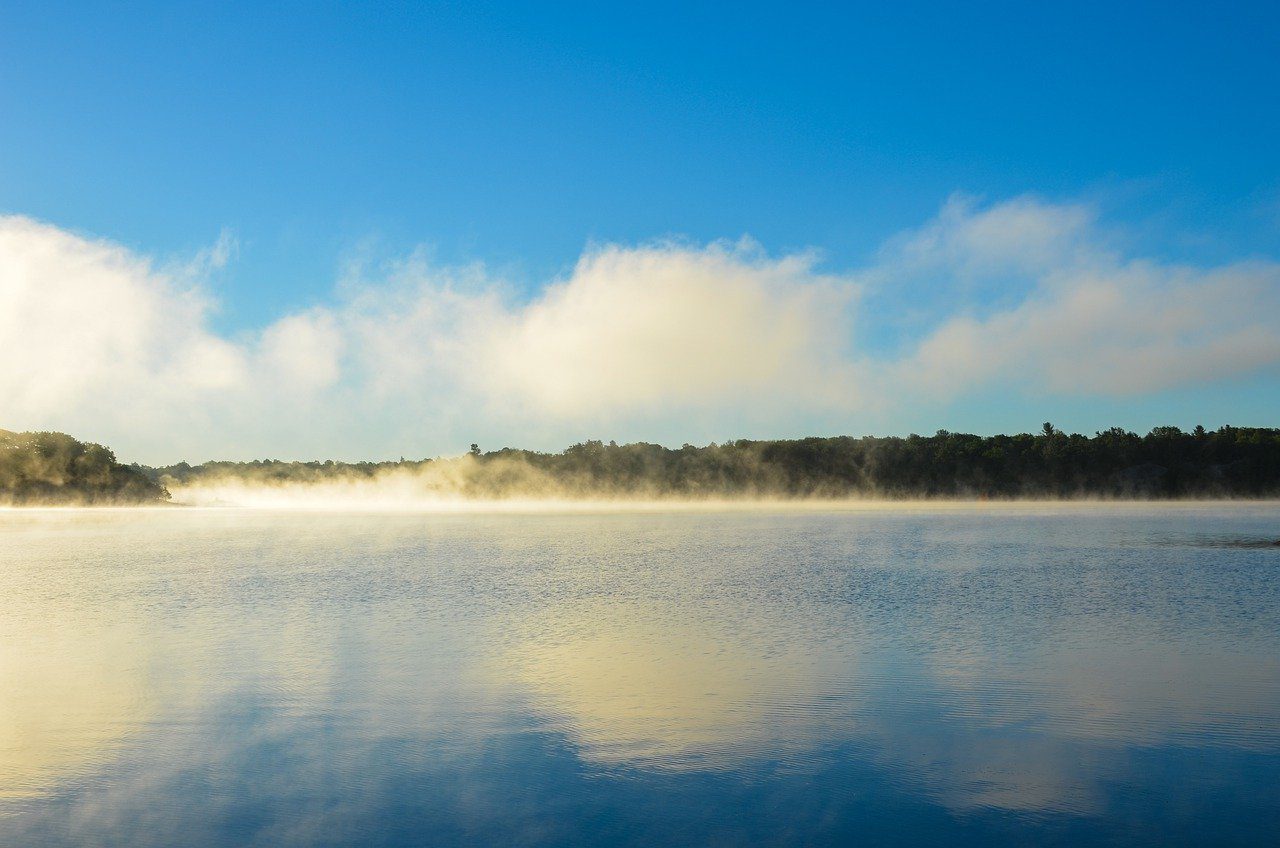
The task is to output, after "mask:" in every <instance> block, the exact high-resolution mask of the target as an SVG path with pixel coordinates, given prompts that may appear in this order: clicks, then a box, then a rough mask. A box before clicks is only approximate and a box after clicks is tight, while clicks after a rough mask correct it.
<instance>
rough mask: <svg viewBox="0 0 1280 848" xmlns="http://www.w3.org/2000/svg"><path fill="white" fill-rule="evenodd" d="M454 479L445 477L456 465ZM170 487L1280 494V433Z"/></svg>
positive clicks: (929, 446) (784, 447)
mask: <svg viewBox="0 0 1280 848" xmlns="http://www.w3.org/2000/svg"><path fill="white" fill-rule="evenodd" d="M446 468H447V469H448V470H449V473H448V474H444V473H440V472H443V470H445V469H446ZM148 471H149V473H150V474H151V475H152V477H153V479H154V480H155V481H156V482H157V483H161V484H167V485H170V486H171V487H182V486H195V485H201V484H209V483H213V482H216V481H226V480H236V481H238V482H241V483H245V484H250V485H289V484H308V483H325V482H331V481H351V480H356V481H359V480H375V479H378V478H380V477H382V476H383V475H389V474H412V475H417V476H419V477H421V478H422V479H427V478H429V477H431V476H432V475H433V474H434V475H435V477H436V478H438V481H439V482H438V483H436V484H433V485H435V487H436V489H437V490H443V489H444V488H445V487H449V491H450V493H451V494H458V495H461V496H467V497H503V496H534V497H536V496H548V495H549V496H564V497H626V496H643V497H728V498H734V497H784V498H805V497H812V498H842V497H888V498H920V497H948V498H997V499H999V498H1021V497H1037V498H1075V497H1105V498H1189V497H1246V498H1257V497H1275V496H1278V495H1280V429H1274V428H1249V427H1222V428H1220V429H1218V430H1215V431H1208V430H1205V429H1204V428H1203V427H1196V428H1195V429H1194V430H1192V431H1189V432H1184V431H1182V430H1180V429H1179V428H1177V427H1157V428H1155V429H1154V430H1152V431H1151V432H1150V433H1147V434H1146V435H1145V436H1140V435H1138V434H1136V433H1131V432H1127V431H1125V430H1122V429H1119V428H1113V429H1110V430H1106V431H1103V432H1100V433H1096V434H1095V435H1093V436H1083V435H1079V434H1067V433H1064V432H1062V431H1061V430H1058V429H1057V428H1055V427H1053V426H1052V425H1051V424H1049V423H1046V424H1045V425H1044V426H1043V428H1042V429H1041V430H1040V432H1038V433H1035V434H1020V435H1009V436H1006V435H1000V436H975V435H969V434H965V433H950V432H947V431H945V430H940V431H938V432H937V433H936V434H934V435H932V436H919V435H911V436H907V437H905V438H901V437H876V436H864V437H861V438H854V437H849V436H836V437H830V438H806V439H794V440H775V441H748V440H739V441H732V442H726V443H724V444H714V443H713V444H710V445H707V446H705V447H695V446H693V445H685V446H684V447H682V448H675V449H672V448H666V447H662V446H661V445H654V444H646V443H636V444H627V445H618V444H615V443H613V442H609V443H607V444H606V443H603V442H598V441H588V442H584V443H581V444H577V445H574V446H572V447H570V448H568V449H566V450H565V451H563V452H561V453H554V454H552V453H539V452H534V451H526V450H517V449H513V448H503V449H502V450H498V451H491V452H482V451H480V450H479V448H478V447H476V446H474V445H473V446H472V451H471V453H470V454H468V455H467V456H465V457H462V458H461V459H443V460H441V459H437V460H420V461H418V460H408V461H406V460H401V461H399V462H380V463H368V462H361V463H342V462H332V461H328V462H280V461H276V460H256V461H254V462H209V463H205V464H203V465H198V466H190V465H187V464H186V463H182V464H180V465H176V466H170V467H167V468H159V469H149V470H148Z"/></svg>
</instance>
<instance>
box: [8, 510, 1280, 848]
mask: <svg viewBox="0 0 1280 848" xmlns="http://www.w3.org/2000/svg"><path fill="white" fill-rule="evenodd" d="M1278 523H1280V510H1278V509H1277V507H1276V505H1274V504H1259V503H1253V504H1226V505H1224V504H1218V505H1193V504H1176V505H1168V506H1153V505H1149V504H1148V505H1141V504H1125V505H1088V504H1071V505H1061V504H1043V503H1041V504H1035V503H1020V504H1008V505H999V506H991V505H974V504H936V503H934V504H913V505H906V506H891V505H887V504H883V503H879V504H873V505H862V506H848V507H844V508H840V509H831V508H829V507H826V508H824V507H822V506H821V505H817V504H807V505H805V506H804V507H803V508H800V509H790V510H777V509H771V508H767V507H763V506H761V505H752V507H751V508H749V509H748V508H738V509H734V510H724V509H719V508H714V506H713V505H710V504H702V505H700V506H699V507H698V508H697V509H687V508H670V505H664V504H650V505H648V506H646V507H645V508H644V509H643V510H639V511H633V510H629V509H615V508H613V507H612V506H610V505H608V504H606V505H599V504H597V505H592V506H591V507H590V508H588V507H587V506H586V505H580V506H579V507H576V508H575V509H574V510H570V511H561V512H553V511H549V510H546V509H544V510H543V511H542V512H536V513H535V512H529V511H525V512H521V511H512V512H509V513H486V512H483V511H478V512H466V513H456V514H451V513H449V512H446V511H434V512H433V511H416V512H391V511H378V510H364V511H360V512H343V511H341V510H336V509H326V510H262V509H229V508H228V509H174V508H169V509H138V510H127V509H121V510H11V511H0V668H2V669H3V675H4V681H5V685H4V686H3V687H0V844H5V845H8V844H13V845H27V846H63V845H66V846H70V845H84V844H103V845H133V846H160V845H175V844H182V845H190V846H232V845H234V846H242V845H263V846H266V845H272V846H275V845H416V844H421V843H422V842H423V841H424V839H425V840H429V841H431V842H432V843H433V844H442V845H450V844H457V845H463V844H526V845H567V844H584V843H586V842H591V843H592V844H601V845H649V844H656V843H666V844H670V843H686V844H688V843H692V844H707V843H715V842H720V843H728V844H746V843H750V844H768V843H777V842H800V843H804V844H814V845H845V844H850V843H852V842H855V841H859V840H870V841H876V842H879V843H882V844H920V843H921V842H931V843H934V844H940V843H945V844H973V845H993V844H1025V843H1026V842H1028V841H1035V842H1037V843H1038V844H1071V845H1082V844H1084V845H1087V844H1115V843H1126V842H1136V841H1145V842H1153V841H1154V842H1159V843H1161V844H1173V845H1177V844H1184V845H1203V844H1231V840H1233V839H1234V840H1235V841H1236V844H1259V843H1262V842H1265V841H1266V840H1267V839H1268V838H1269V836H1270V835H1271V834H1273V833H1274V832H1275V828H1276V827H1277V826H1280V799H1277V798H1276V796H1275V793H1274V787H1275V786H1276V785H1278V784H1280V590H1278V589H1277V585H1278V584H1277V583H1276V580H1275V576H1276V573H1277V572H1276V569H1277V568H1280V551H1277V550H1273V549H1268V548H1264V547H1259V546H1253V547H1245V546H1239V545H1236V546H1229V545H1223V544H1218V543H1219V542H1221V541H1222V540H1264V539H1267V538H1271V537H1275V536H1277V535H1280V534H1277V524H1278Z"/></svg>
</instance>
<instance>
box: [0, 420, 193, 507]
mask: <svg viewBox="0 0 1280 848" xmlns="http://www.w3.org/2000/svg"><path fill="white" fill-rule="evenodd" d="M168 499H169V493H168V492H167V491H165V488H164V486H162V485H161V484H160V483H158V482H157V481H156V480H155V479H154V475H148V474H147V473H145V472H144V471H142V470H140V469H138V468H134V467H131V466H128V465H122V464H121V463H119V462H118V461H116V455H115V454H114V453H112V452H111V451H110V450H109V449H107V448H105V447H103V446H102V445H95V444H90V443H86V442H81V441H79V440H77V439H73V438H72V437H71V436H68V435H66V434H64V433H11V432H9V431H8V430H0V504H17V505H22V504H65V505H81V504H145V503H163V502H165V501H167V500H168Z"/></svg>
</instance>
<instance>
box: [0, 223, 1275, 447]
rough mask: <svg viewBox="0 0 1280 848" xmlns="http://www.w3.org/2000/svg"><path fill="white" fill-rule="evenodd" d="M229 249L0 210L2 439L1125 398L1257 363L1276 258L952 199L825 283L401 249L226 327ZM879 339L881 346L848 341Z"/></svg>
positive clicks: (782, 423)
mask: <svg viewBox="0 0 1280 848" xmlns="http://www.w3.org/2000/svg"><path fill="white" fill-rule="evenodd" d="M234 254H235V243H234V240H233V239H232V238H231V237H230V236H228V235H225V234H224V235H223V236H222V237H221V238H220V239H219V241H218V243H217V244H216V245H215V246H214V247H213V248H210V249H209V250H208V251H205V252H203V253H202V254H200V255H199V256H197V257H195V259H193V261H192V262H190V263H187V264H185V265H179V266H173V267H170V266H159V265H157V264H156V263H155V262H153V261H151V260H149V259H147V258H146V257H142V256H139V255H137V254H135V253H132V252H130V251H128V250H126V249H125V248H123V247H120V246H118V245H114V244H111V243H109V242H105V241H101V240H95V239H91V238H85V237H82V236H79V235H76V234H73V233H69V232H67V231H65V230H62V229H59V228H57V227H54V226H51V225H48V224H43V223H39V222H35V221H32V220H30V219H27V218H22V217H6V218H0V404H2V406H0V427H6V428H10V429H12V428H19V429H28V428H51V429H60V430H66V431H69V432H73V433H76V434H79V435H82V436H84V437H86V438H92V439H95V440H99V441H103V442H105V443H108V444H111V445H113V446H115V447H116V448H117V449H118V450H119V451H120V453H121V454H122V455H123V456H126V457H128V458H130V459H139V460H143V461H167V460H174V459H177V458H180V457H186V458H189V459H193V460H194V459H200V458H207V457H211V456H227V457H247V456H263V455H280V456H346V457H352V456H370V457H377V456H387V455H399V454H401V453H405V454H415V455H421V454H425V453H434V452H440V451H453V450H457V449H458V448H459V447H462V446H465V444H466V443H467V442H468V441H471V440H473V438H474V437H476V436H477V435H479V436H482V437H483V438H487V439H492V440H494V441H502V442H505V443H508V444H530V443H538V444H541V445H543V446H551V445H555V444H559V443H562V442H568V441H570V440H575V439H577V438H581V437H583V436H586V435H603V436H604V437H606V438H608V437H609V436H613V435H617V436H619V437H623V436H624V435H625V434H627V433H632V434H635V433H636V432H637V431H639V435H641V436H643V435H645V434H646V433H655V432H662V433H666V434H671V433H677V434H683V433H685V432H687V433H688V436H687V437H688V438H697V437H698V435H699V433H694V432H689V428H691V426H692V425H691V423H690V422H697V424H698V426H699V428H700V432H705V431H707V430H708V429H710V431H711V432H712V433H713V434H714V435H716V436H719V437H721V438H723V437H725V436H729V435H735V434H739V433H742V432H743V428H744V427H745V426H747V425H748V424H749V423H752V422H755V423H756V424H758V425H759V427H757V429H760V428H762V427H764V426H766V425H767V426H768V427H769V428H771V429H775V430H776V429H778V428H781V429H789V430H790V431H791V432H795V431H796V429H797V428H804V429H813V430H827V431H831V430H841V431H849V430H857V429H862V428H861V427H860V426H859V424H858V422H859V420H860V419H859V416H860V415H863V414H865V413H866V411H867V410H871V409H884V408H894V407H896V408H897V409H900V410H901V409H907V408H916V409H921V408H926V407H928V406H929V405H936V404H939V403H945V402H946V401H947V400H948V399H953V398H956V397H959V396H963V395H964V394H966V393H967V392H970V391H973V390H975V389H978V388H982V387H984V386H986V387H989V386H992V385H997V386H1001V387H1007V388H1008V389H1009V390H1010V391H1017V392H1019V393H1025V394H1044V393H1047V394H1052V395H1099V394H1102V395H1119V396H1128V395H1135V394H1143V393H1151V392H1157V391H1161V390H1164V389H1168V388H1172V387H1177V386H1184V385H1189V384H1196V383H1205V382H1213V381H1219V380H1229V379H1235V378H1239V377H1241V376H1245V375H1248V374H1253V373H1257V372H1258V371H1260V370H1265V369H1275V368H1276V367H1277V365H1278V364H1280V333H1277V332H1276V331H1275V329H1274V327H1273V322H1274V318H1275V315H1277V314H1280V266H1278V265H1277V264H1276V263H1273V262H1267V261H1261V260H1257V261H1251V262H1239V263H1234V264H1228V265H1224V266H1221V267H1215V268H1199V267H1190V266H1178V265H1171V264H1164V263H1160V262H1155V261H1150V260H1142V259H1131V258H1126V257H1124V256H1123V254H1122V252H1121V251H1119V250H1116V249H1115V248H1114V247H1113V246H1112V245H1111V243H1110V240H1109V239H1108V236H1107V233H1106V232H1105V231H1104V230H1103V229H1102V228H1101V227H1100V226H1099V224H1098V223H1097V216H1096V214H1095V212H1094V210H1092V209H1091V208H1089V207H1086V206H1081V205H1075V204H1050V203H1045V202H1042V201H1038V200H1035V199H1032V198H1019V199H1016V200H1013V201H1008V202H1005V203H999V204H994V205H988V206H981V205H979V204H977V203H976V202H974V201H972V200H964V199H953V200H952V201H950V202H948V203H947V204H946V206H944V208H943V210H942V212H941V214H940V215H939V217H938V218H937V219H936V220H935V221H932V222H930V223H928V224H927V225H926V226H924V227H922V228H921V229H920V230H918V231H915V232H911V233H906V234H903V235H902V236H899V237H898V238H895V239H893V240H891V241H890V242H889V243H888V244H887V245H886V247H885V248H884V250H883V251H881V253H880V255H879V257H878V258H877V260H876V262H875V263H874V264H873V265H871V266H869V267H865V268H860V269H853V270H852V271H850V272H849V273H847V274H842V275H835V274H829V273H823V272H821V271H820V270H819V266H818V260H817V258H816V257H815V256H814V255H811V254H796V255H788V256H782V257H771V256H769V255H768V254H767V253H766V252H765V251H764V250H763V249H762V248H760V247H759V246H758V245H755V244H754V243H751V242H749V241H745V240H744V241H741V242H738V243H723V242H718V243H713V244H710V245H691V244H684V243H673V242H662V243H652V244H647V245H641V246H638V247H626V246H619V245H606V246H602V247H599V248H596V249H592V250H589V251H587V252H586V253H585V254H584V255H583V256H582V257H581V258H580V259H579V261H578V263H577V264H576V266H575V267H574V268H573V269H572V271H571V272H569V273H568V274H567V275H566V276H565V277H563V278H562V279H559V280H556V281H554V282H552V283H551V284H550V285H548V286H546V287H545V288H543V289H542V290H541V291H540V292H539V293H537V294H536V295H534V296H533V297H532V298H523V299H522V298H519V297H516V296H514V295H513V294H512V291H513V290H512V289H511V288H510V287H508V286H506V285H505V284H504V283H503V281H501V280H495V279H493V278H492V277H491V276H490V275H489V274H488V273H487V272H486V271H485V269H484V268H483V266H480V265H472V266H466V267H457V268H439V267H435V266H433V265H432V264H431V263H429V262H427V261H426V260H425V259H424V258H423V257H422V256H420V255H413V256H410V257H408V258H407V259H405V260H404V261H402V262H398V263H395V264H393V265H391V266H389V267H387V268H384V269H381V273H380V274H378V275H374V276H372V278H371V277H370V276H369V275H367V274H366V275H353V276H352V277H351V278H350V279H347V280H345V281H344V282H343V283H342V284H341V285H339V286H338V287H337V288H336V289H335V295H334V298H333V299H331V300H330V301H329V302H328V303H327V304H324V305H319V306H316V307H315V308H312V309H309V310H307V311H304V312H300V313H298V314H293V315H286V316H283V317H281V318H280V319H279V320H278V321H276V322H274V323H273V324H271V325H270V326H268V327H266V328H264V329H263V330H261V331H260V332H257V333H251V334H248V335H245V336H238V337H236V338H228V337H225V336H223V335H220V334H219V333H217V332H215V331H214V330H213V329H211V326H210V323H209V313H210V308H211V299H210V297H209V295H208V294H207V293H206V291H205V289H204V287H203V281H204V279H205V277H207V276H208V275H209V274H210V273H213V272H214V271H216V269H217V268H218V267H220V266H221V264H222V263H225V262H227V261H230V260H231V258H232V257H233V256H234ZM860 298H863V299H861V300H860ZM855 307H856V308H857V310H859V311H860V312H861V313H862V314H861V316H860V322H855V320H854V318H855V315H854V312H855ZM911 310H917V311H919V312H920V314H922V315H924V316H925V317H924V318H923V319H922V320H920V321H917V322H916V323H914V324H913V323H911V322H909V321H905V322H904V321H903V320H902V316H903V315H904V314H906V313H908V312H910V311H911ZM930 310H932V311H930ZM876 324H880V325H882V326H884V327H895V328H896V330H895V332H896V334H897V335H896V337H895V338H894V339H893V343H892V344H889V345H884V344H883V340H881V341H879V342H877V346H876V347H875V348H872V347H870V346H869V345H870V342H864V341H862V340H860V339H859V338H857V337H855V335H854V327H856V326H867V325H876ZM760 422H764V424H761V423H760ZM584 428H589V429H586V431H585V432H584ZM682 428H684V429H682ZM682 437H684V436H683V435H677V438H682Z"/></svg>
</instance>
